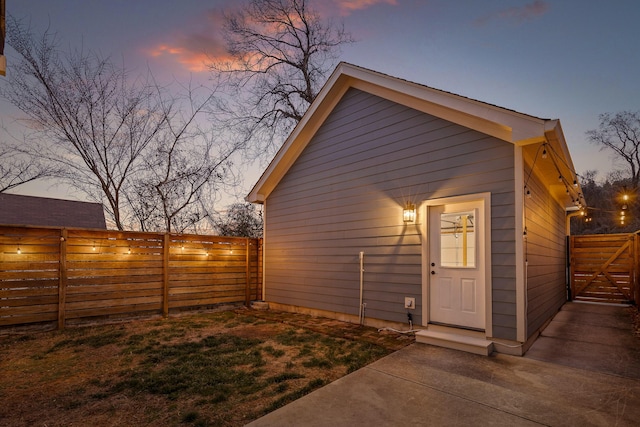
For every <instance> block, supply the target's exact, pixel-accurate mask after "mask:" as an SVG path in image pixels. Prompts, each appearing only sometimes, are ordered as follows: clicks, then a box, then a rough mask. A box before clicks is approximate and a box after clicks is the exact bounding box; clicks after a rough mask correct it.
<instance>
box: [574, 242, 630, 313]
mask: <svg viewBox="0 0 640 427" xmlns="http://www.w3.org/2000/svg"><path fill="white" fill-rule="evenodd" d="M569 242H570V245H569V255H570V261H569V263H570V264H569V265H570V278H571V299H573V300H576V301H592V302H609V303H621V304H622V303H629V302H634V301H638V300H639V299H640V298H639V296H638V286H637V274H638V235H637V234H597V235H585V236H571V237H570V238H569Z"/></svg>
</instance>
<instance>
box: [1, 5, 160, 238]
mask: <svg viewBox="0 0 640 427" xmlns="http://www.w3.org/2000/svg"><path fill="white" fill-rule="evenodd" d="M7 27H8V41H7V44H8V45H9V46H10V47H12V48H13V49H14V50H15V51H16V52H17V54H18V55H19V58H18V61H16V62H15V64H13V63H12V66H11V68H12V72H11V73H10V78H9V79H8V84H5V85H3V86H2V89H1V92H0V93H1V94H2V95H3V96H4V97H5V98H6V99H8V100H9V101H10V102H11V103H12V104H13V105H14V106H16V107H17V108H19V109H20V110H21V111H22V112H23V113H25V114H26V115H27V116H28V118H29V121H28V124H29V127H30V128H31V130H32V131H33V133H32V134H31V135H30V138H29V139H30V145H28V146H26V147H25V148H24V152H25V153H26V154H28V155H31V156H36V157H37V156H39V157H40V158H42V159H44V160H46V161H48V162H50V163H52V164H56V165H57V166H58V168H59V169H60V171H61V173H60V175H59V178H61V179H64V180H66V181H67V182H68V183H69V184H71V185H72V186H73V187H75V188H77V189H79V190H81V191H83V192H84V193H86V194H87V196H88V197H89V198H91V199H93V200H95V201H100V202H103V201H106V206H105V207H106V210H107V212H108V213H109V214H110V215H111V217H112V219H113V221H114V223H115V225H116V227H117V228H118V229H123V218H122V212H121V208H122V206H121V205H122V192H123V189H124V186H125V184H126V182H127V180H128V178H129V177H130V176H131V175H133V174H135V173H136V172H137V170H138V168H139V167H140V162H139V161H138V159H139V156H140V154H141V153H142V152H143V151H144V150H145V149H146V148H147V146H148V145H149V144H150V143H151V141H153V138H154V137H155V136H156V134H157V133H158V132H159V131H160V130H161V129H162V126H163V125H164V122H165V120H166V119H165V117H163V116H162V115H159V114H157V110H158V108H157V105H155V99H154V97H153V96H152V95H153V91H152V90H151V88H150V87H149V85H147V84H145V83H143V84H138V85H133V84H129V83H128V81H127V73H126V71H125V70H124V69H122V68H118V67H115V66H114V65H113V64H112V63H111V62H109V60H108V59H104V58H100V57H98V56H97V55H94V54H91V53H85V52H83V51H81V50H76V51H73V52H71V53H66V54H65V53H63V52H61V51H60V50H58V48H57V42H56V38H55V36H54V35H52V34H50V33H48V32H45V33H44V34H43V35H42V37H40V38H38V39H36V38H34V36H33V35H32V34H31V32H30V31H29V29H28V28H25V26H24V25H22V23H21V22H19V21H16V20H15V19H13V18H12V17H11V16H9V19H8V25H7Z"/></svg>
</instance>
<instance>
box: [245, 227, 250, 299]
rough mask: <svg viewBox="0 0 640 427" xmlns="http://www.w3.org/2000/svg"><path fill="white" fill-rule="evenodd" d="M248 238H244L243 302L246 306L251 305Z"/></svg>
mask: <svg viewBox="0 0 640 427" xmlns="http://www.w3.org/2000/svg"><path fill="white" fill-rule="evenodd" d="M249 245H250V242H249V238H248V237H247V238H246V239H245V246H244V249H245V287H244V304H245V305H246V306H247V308H248V307H250V306H251V286H250V285H251V271H250V267H251V265H250V259H249Z"/></svg>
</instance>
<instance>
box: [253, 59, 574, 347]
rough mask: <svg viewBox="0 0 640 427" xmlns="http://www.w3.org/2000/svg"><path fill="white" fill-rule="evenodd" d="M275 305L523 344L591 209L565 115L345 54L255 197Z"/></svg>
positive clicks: (551, 310)
mask: <svg viewBox="0 0 640 427" xmlns="http://www.w3.org/2000/svg"><path fill="white" fill-rule="evenodd" d="M247 200H248V201H250V202H254V203H262V204H264V224H265V229H264V276H263V277H264V293H263V295H264V299H265V301H266V302H268V303H269V304H270V305H271V306H272V307H274V308H278V309H284V310H291V311H300V312H306V313H311V314H318V315H323V316H329V317H334V318H340V319H343V320H348V321H353V322H361V323H363V324H367V325H372V326H377V327H385V326H386V327H393V328H395V329H401V330H403V331H404V330H409V329H410V328H413V329H414V330H420V332H417V333H416V337H417V340H418V341H422V342H428V343H432V344H438V345H444V346H448V347H453V348H459V349H463V350H467V351H473V352H477V353H481V354H489V353H490V352H491V351H499V352H505V353H510V354H518V355H521V354H524V352H526V350H527V348H528V347H529V345H530V344H531V343H532V342H533V340H534V339H535V338H536V337H537V336H538V334H539V331H540V330H541V328H543V327H544V326H545V324H546V323H547V322H548V321H549V320H550V319H551V318H552V317H553V315H554V314H555V313H556V312H557V311H558V309H559V308H560V307H561V306H562V305H563V303H564V302H565V301H566V299H567V283H566V282H567V279H566V277H567V276H566V240H567V239H566V235H567V233H568V228H567V224H568V218H569V213H570V212H571V211H575V210H577V209H579V207H581V206H582V205H583V204H584V200H583V197H582V194H581V189H580V187H579V185H578V182H577V176H576V173H575V169H574V167H573V164H572V160H571V156H570V154H569V150H568V148H567V144H566V141H565V139H564V136H563V132H562V128H561V126H560V122H559V121H558V120H550V119H541V118H537V117H533V116H530V115H527V114H522V113H519V112H516V111H512V110H509V109H505V108H501V107H497V106H495V105H491V104H487V103H484V102H480V101H476V100H473V99H469V98H466V97H463V96H459V95H455V94H453V93H449V92H444V91H441V90H437V89H433V88H430V87H428V86H424V85H421V84H416V83H412V82H409V81H406V80H402V79H398V78H395V77H391V76H388V75H385V74H381V73H378V72H375V71H371V70H368V69H364V68H361V67H358V66H354V65H351V64H347V63H340V64H339V65H338V67H337V68H336V70H335V71H334V72H333V74H332V75H331V77H330V78H329V80H328V81H327V83H326V85H325V86H324V87H323V89H322V91H321V92H320V94H319V95H318V97H317V98H316V100H315V101H314V102H313V104H312V105H311V106H310V108H309V110H308V111H307V113H306V114H305V116H304V117H303V119H302V120H301V122H300V123H299V124H298V126H297V127H296V128H295V129H294V130H293V132H292V133H291V134H290V136H289V137H288V138H287V140H286V141H285V143H284V145H283V146H282V148H281V149H280V150H279V152H278V153H277V154H276V156H275V158H274V159H273V161H272V162H271V163H270V164H269V166H268V167H267V169H266V170H265V172H264V174H263V175H262V176H261V178H260V179H259V180H258V182H257V183H256V185H255V186H254V187H253V189H252V190H251V192H250V194H249V195H248V196H247Z"/></svg>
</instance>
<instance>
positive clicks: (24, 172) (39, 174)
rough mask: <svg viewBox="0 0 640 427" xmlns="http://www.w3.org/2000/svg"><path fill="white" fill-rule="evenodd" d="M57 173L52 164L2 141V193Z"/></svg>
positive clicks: (0, 185) (0, 187)
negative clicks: (24, 153) (45, 162)
mask: <svg viewBox="0 0 640 427" xmlns="http://www.w3.org/2000/svg"><path fill="white" fill-rule="evenodd" d="M56 173H57V171H56V170H55V169H54V168H53V167H51V165H46V164H42V163H40V161H39V159H37V158H35V159H34V158H28V157H26V156H24V155H23V154H22V153H21V152H20V151H18V150H16V149H14V148H13V147H11V146H9V145H6V144H4V143H1V142H0V193H4V192H5V191H8V190H11V189H13V188H16V187H18V186H20V185H23V184H26V183H28V182H32V181H36V180H38V179H43V178H49V177H52V176H54V175H56Z"/></svg>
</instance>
